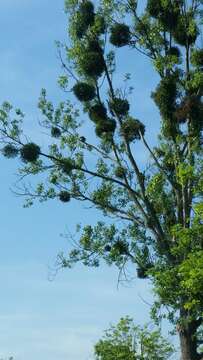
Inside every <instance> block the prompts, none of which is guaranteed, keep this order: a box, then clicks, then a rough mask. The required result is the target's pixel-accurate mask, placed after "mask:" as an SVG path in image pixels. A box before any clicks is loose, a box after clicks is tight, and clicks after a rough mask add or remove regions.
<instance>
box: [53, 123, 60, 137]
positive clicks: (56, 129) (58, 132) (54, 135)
mask: <svg viewBox="0 0 203 360" xmlns="http://www.w3.org/2000/svg"><path fill="white" fill-rule="evenodd" d="M51 136H53V137H55V138H59V137H60V136H61V130H60V129H59V128H58V127H56V126H52V128H51Z"/></svg>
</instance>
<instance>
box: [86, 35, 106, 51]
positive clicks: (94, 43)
mask: <svg viewBox="0 0 203 360" xmlns="http://www.w3.org/2000/svg"><path fill="white" fill-rule="evenodd" d="M86 51H87V52H97V53H99V54H103V49H102V47H101V45H100V43H99V40H98V39H89V40H88V43H87V48H86Z"/></svg>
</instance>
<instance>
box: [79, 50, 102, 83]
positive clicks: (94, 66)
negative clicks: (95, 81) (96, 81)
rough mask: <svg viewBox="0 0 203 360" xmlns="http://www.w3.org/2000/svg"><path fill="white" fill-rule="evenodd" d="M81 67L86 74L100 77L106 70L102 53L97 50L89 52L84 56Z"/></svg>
mask: <svg viewBox="0 0 203 360" xmlns="http://www.w3.org/2000/svg"><path fill="white" fill-rule="evenodd" d="M81 68H82V71H83V72H84V74H85V75H86V76H90V77H96V78H97V77H100V76H101V75H102V74H103V72H104V70H105V63H104V58H103V56H102V54H100V53H98V52H96V51H91V52H87V53H86V54H85V55H84V57H83V60H82V63H81Z"/></svg>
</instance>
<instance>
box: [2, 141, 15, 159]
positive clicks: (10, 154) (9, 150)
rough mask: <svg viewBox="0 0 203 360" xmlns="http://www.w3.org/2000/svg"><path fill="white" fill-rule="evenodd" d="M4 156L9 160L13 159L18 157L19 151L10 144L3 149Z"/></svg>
mask: <svg viewBox="0 0 203 360" xmlns="http://www.w3.org/2000/svg"><path fill="white" fill-rule="evenodd" d="M2 154H3V156H5V157H6V158H8V159H12V158H15V157H16V156H17V155H18V149H17V148H16V147H15V146H14V145H11V144H8V145H6V146H4V148H3V149H2Z"/></svg>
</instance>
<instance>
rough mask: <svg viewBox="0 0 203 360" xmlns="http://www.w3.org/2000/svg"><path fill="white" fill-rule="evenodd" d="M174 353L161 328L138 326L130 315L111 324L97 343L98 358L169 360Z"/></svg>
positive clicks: (100, 359)
mask: <svg viewBox="0 0 203 360" xmlns="http://www.w3.org/2000/svg"><path fill="white" fill-rule="evenodd" d="M172 354H173V348H172V346H171V345H170V344H169V343H168V341H166V340H165V339H164V338H163V337H162V336H161V334H160V331H159V330H153V331H150V330H149V329H148V327H147V326H145V327H143V328H142V327H140V326H137V325H135V324H134V322H133V320H132V319H131V318H129V317H126V318H121V319H120V321H119V323H118V324H117V325H116V326H111V327H110V329H108V330H107V331H105V335H104V336H103V338H102V339H101V340H99V341H98V342H97V344H96V345H95V356H96V360H145V359H147V360H167V359H170V358H171V355H172Z"/></svg>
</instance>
